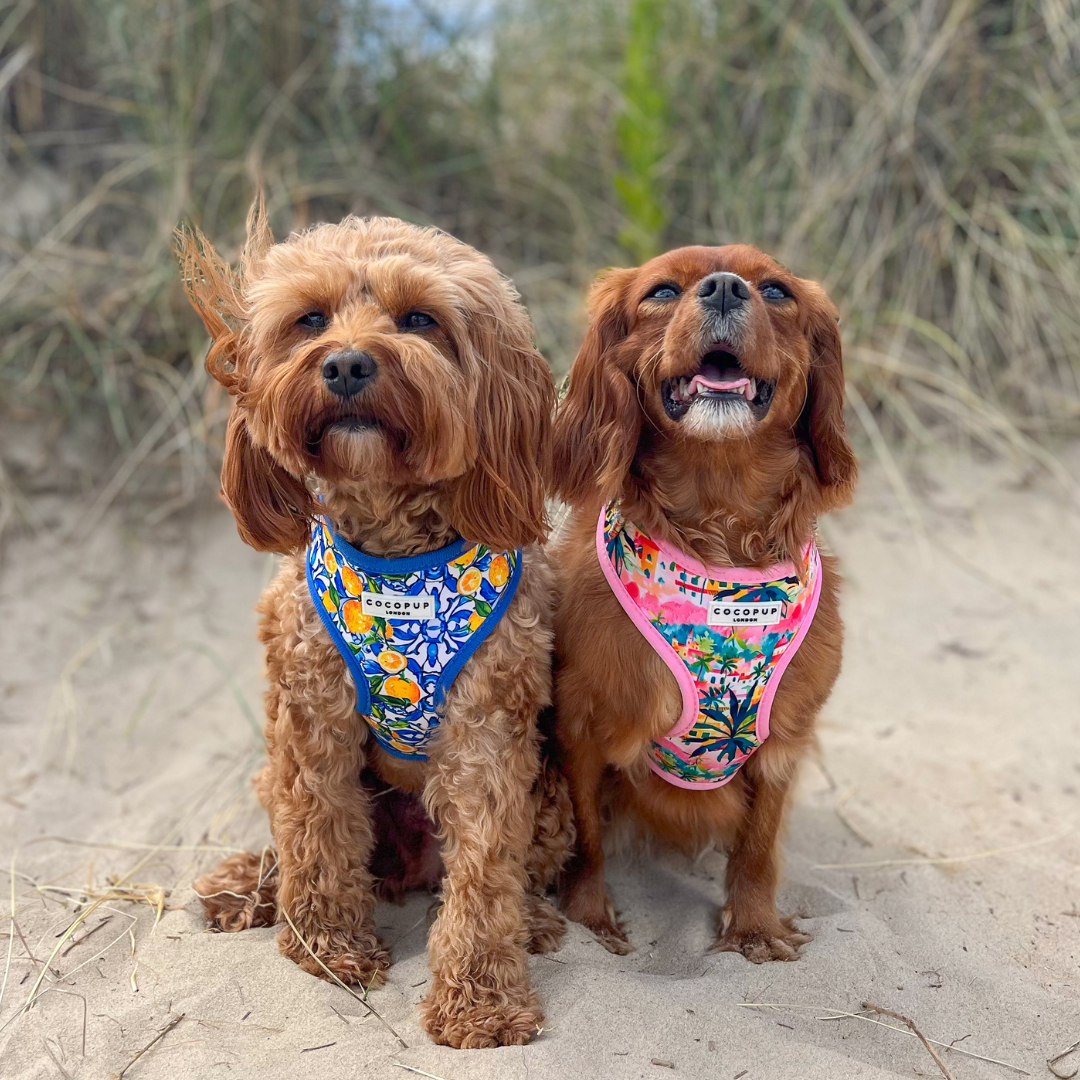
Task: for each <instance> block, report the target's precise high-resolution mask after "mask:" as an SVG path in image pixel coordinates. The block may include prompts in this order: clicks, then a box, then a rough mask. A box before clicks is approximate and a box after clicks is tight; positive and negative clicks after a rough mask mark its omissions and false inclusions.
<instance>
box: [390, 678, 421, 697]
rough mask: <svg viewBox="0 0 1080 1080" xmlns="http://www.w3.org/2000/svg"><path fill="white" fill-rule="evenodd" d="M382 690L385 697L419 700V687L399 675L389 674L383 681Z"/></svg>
mask: <svg viewBox="0 0 1080 1080" xmlns="http://www.w3.org/2000/svg"><path fill="white" fill-rule="evenodd" d="M382 691H383V693H384V694H386V696H387V697H392V698H404V699H405V700H406V701H412V702H417V701H419V700H420V687H419V686H417V684H416V683H414V682H412V681H411V680H410V679H403V678H402V677H401V676H400V675H391V676H390V678H389V679H387V680H386V682H384V683H383V688H382Z"/></svg>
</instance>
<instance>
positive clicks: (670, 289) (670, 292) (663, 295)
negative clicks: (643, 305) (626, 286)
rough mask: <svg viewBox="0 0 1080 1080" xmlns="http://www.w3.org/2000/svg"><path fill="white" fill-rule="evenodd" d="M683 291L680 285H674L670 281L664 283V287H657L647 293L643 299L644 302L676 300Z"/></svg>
mask: <svg viewBox="0 0 1080 1080" xmlns="http://www.w3.org/2000/svg"><path fill="white" fill-rule="evenodd" d="M681 292H682V289H680V288H679V286H678V285H672V284H671V282H670V281H667V282H664V284H663V285H657V286H656V287H655V288H654V289H651V290H650V291H649V292H647V293H646V294H645V295H644V297H642V299H644V300H674V299H675V298H676V297H677V296H678V295H679V294H680V293H681Z"/></svg>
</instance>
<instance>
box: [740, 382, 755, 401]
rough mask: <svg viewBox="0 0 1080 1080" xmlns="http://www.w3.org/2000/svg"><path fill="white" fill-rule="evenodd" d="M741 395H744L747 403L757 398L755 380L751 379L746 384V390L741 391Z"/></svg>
mask: <svg viewBox="0 0 1080 1080" xmlns="http://www.w3.org/2000/svg"><path fill="white" fill-rule="evenodd" d="M743 393H744V394H745V395H746V400H747V401H753V400H754V398H755V397H757V380H756V379H751V380H750V381H749V382H748V383H747V384H746V388H745V389H744V390H743Z"/></svg>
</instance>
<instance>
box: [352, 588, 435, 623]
mask: <svg viewBox="0 0 1080 1080" xmlns="http://www.w3.org/2000/svg"><path fill="white" fill-rule="evenodd" d="M360 610H361V611H362V612H363V613H364V614H365V615H374V616H375V617H376V618H379V619H434V618H435V597H434V596H423V595H422V596H406V595H405V594H404V593H381V592H365V593H361V594H360Z"/></svg>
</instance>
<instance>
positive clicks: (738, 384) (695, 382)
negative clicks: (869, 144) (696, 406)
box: [688, 375, 750, 394]
mask: <svg viewBox="0 0 1080 1080" xmlns="http://www.w3.org/2000/svg"><path fill="white" fill-rule="evenodd" d="M749 385H750V380H749V379H730V380H727V379H706V378H705V376H704V375H695V376H694V377H693V379H692V380H691V381H690V387H689V391H688V392H689V393H690V394H693V393H694V391H695V390H697V388H698V387H699V386H704V387H705V388H706V389H708V390H731V391H734V390H743V389H745V388H746V387H747V386H749Z"/></svg>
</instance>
